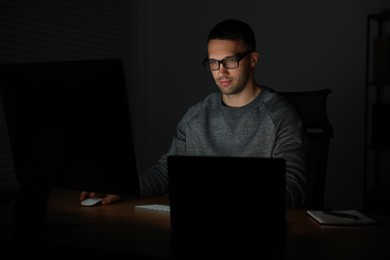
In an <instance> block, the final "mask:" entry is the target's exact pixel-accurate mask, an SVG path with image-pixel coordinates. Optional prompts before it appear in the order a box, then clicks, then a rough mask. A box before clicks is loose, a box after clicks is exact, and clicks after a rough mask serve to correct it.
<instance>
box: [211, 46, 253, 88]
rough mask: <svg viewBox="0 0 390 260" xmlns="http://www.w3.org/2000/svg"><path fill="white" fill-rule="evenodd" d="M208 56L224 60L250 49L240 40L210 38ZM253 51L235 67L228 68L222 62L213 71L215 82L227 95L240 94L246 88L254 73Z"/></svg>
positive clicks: (212, 58)
mask: <svg viewBox="0 0 390 260" xmlns="http://www.w3.org/2000/svg"><path fill="white" fill-rule="evenodd" d="M207 49H208V54H209V56H208V58H209V59H210V60H223V59H227V58H232V57H235V56H236V55H238V54H242V53H245V52H246V51H248V50H247V49H246V48H245V46H244V44H243V43H242V41H240V40H210V41H209V43H208V48H207ZM251 64H253V62H252V63H251V53H249V54H248V55H247V56H245V57H244V58H242V59H241V60H240V61H239V64H238V67H237V68H235V69H226V68H225V67H224V66H223V65H222V63H221V64H219V69H218V70H214V71H211V73H212V75H213V77H214V80H215V83H216V84H217V86H218V88H219V89H220V91H221V92H222V94H225V95H234V94H238V93H240V92H241V91H243V90H244V89H245V87H246V86H247V83H248V82H249V79H250V78H251V77H252V74H253V67H254V65H253V66H252V65H251Z"/></svg>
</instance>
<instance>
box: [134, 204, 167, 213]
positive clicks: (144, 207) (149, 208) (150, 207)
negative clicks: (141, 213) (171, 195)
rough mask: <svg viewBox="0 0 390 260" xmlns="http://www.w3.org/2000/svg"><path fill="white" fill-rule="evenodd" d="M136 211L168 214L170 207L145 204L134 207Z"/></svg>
mask: <svg viewBox="0 0 390 260" xmlns="http://www.w3.org/2000/svg"><path fill="white" fill-rule="evenodd" d="M135 209H136V210H145V211H153V212H166V213H169V212H170V210H171V209H170V206H167V205H162V204H147V205H136V206H135Z"/></svg>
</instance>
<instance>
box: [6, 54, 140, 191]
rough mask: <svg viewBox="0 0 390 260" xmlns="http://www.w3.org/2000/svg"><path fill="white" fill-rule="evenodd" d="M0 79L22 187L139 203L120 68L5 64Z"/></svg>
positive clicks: (91, 63)
mask: <svg viewBox="0 0 390 260" xmlns="http://www.w3.org/2000/svg"><path fill="white" fill-rule="evenodd" d="M0 72H1V77H0V90H1V98H2V101H3V106H4V113H5V117H6V122H7V129H8V134H9V138H10V144H11V149H12V155H13V160H14V166H15V171H16V177H17V180H18V182H19V183H20V184H21V185H22V186H25V187H47V188H64V189H71V190H79V191H95V192H102V193H111V194H120V195H125V196H138V195H139V192H140V188H139V176H138V168H137V163H136V156H135V151H134V146H133V135H132V125H131V118H130V106H129V102H128V92H127V87H126V80H125V75H124V68H123V63H122V61H121V60H119V59H100V60H76V61H61V62H58V61H56V62H39V63H24V64H6V65H4V64H3V65H0Z"/></svg>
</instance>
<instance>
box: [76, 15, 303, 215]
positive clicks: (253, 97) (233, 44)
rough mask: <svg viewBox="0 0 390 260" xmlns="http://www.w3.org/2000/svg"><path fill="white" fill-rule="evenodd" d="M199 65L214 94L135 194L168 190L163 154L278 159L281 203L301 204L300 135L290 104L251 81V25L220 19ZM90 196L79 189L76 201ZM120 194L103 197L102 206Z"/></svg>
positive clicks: (183, 124)
mask: <svg viewBox="0 0 390 260" xmlns="http://www.w3.org/2000/svg"><path fill="white" fill-rule="evenodd" d="M207 50H208V57H207V58H206V59H205V60H204V61H203V65H204V66H205V68H206V69H207V70H208V71H211V74H212V76H213V78H214V80H215V83H216V85H217V86H218V88H219V91H218V92H215V93H211V94H210V95H208V96H207V97H206V98H205V99H204V100H203V101H201V102H199V103H197V104H196V105H194V106H192V107H190V108H189V109H188V111H187V112H186V113H185V114H184V116H183V118H182V119H181V120H180V122H179V124H178V126H177V130H176V133H175V135H174V137H173V140H172V144H171V146H170V148H169V150H168V152H167V153H166V154H164V155H163V156H162V157H161V158H160V160H159V161H158V162H157V164H156V165H155V166H153V167H152V168H151V169H150V170H148V171H147V172H145V173H144V174H142V175H141V176H140V177H141V196H157V195H161V194H164V193H166V192H167V191H168V169H167V157H168V155H172V154H179V155H208V156H243V157H282V158H284V159H285V160H286V205H287V207H289V208H292V207H299V206H302V205H303V203H304V201H305V196H304V195H305V189H306V176H305V174H306V145H307V142H306V136H305V133H304V131H303V128H302V122H301V120H300V118H299V116H298V114H297V112H296V111H295V110H294V109H293V107H292V106H291V105H290V104H289V103H288V102H287V101H286V100H285V99H283V98H282V97H281V96H279V95H278V94H277V93H275V92H273V91H272V89H270V88H268V87H264V86H263V87H262V86H260V85H259V84H257V83H256V81H255V79H254V69H255V67H256V64H257V62H258V60H259V53H258V52H257V50H256V41H255V36H254V33H253V30H252V28H251V27H250V26H249V25H248V24H246V23H244V22H242V21H239V20H224V21H222V22H220V23H218V24H217V25H216V26H215V27H214V28H213V29H212V31H211V32H210V34H209V37H208V40H207ZM90 196H92V197H93V196H96V194H94V193H87V192H82V193H81V197H80V199H81V200H82V199H85V198H87V197H90ZM119 199H120V197H119V196H116V195H107V196H106V197H105V198H104V200H103V202H102V203H103V205H104V204H110V203H113V202H115V201H117V200H119Z"/></svg>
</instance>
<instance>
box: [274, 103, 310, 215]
mask: <svg viewBox="0 0 390 260" xmlns="http://www.w3.org/2000/svg"><path fill="white" fill-rule="evenodd" d="M275 119H276V120H275V124H276V142H275V148H274V151H273V156H274V157H282V158H284V159H285V160H286V207H287V208H294V207H301V206H303V204H304V202H305V194H306V189H307V180H306V172H307V145H308V140H307V136H306V132H305V131H304V128H303V125H302V121H301V119H300V117H299V114H298V113H297V112H296V110H295V109H294V108H293V107H292V106H291V105H290V104H284V105H283V106H282V109H279V110H278V111H277V112H276V116H275Z"/></svg>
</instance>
